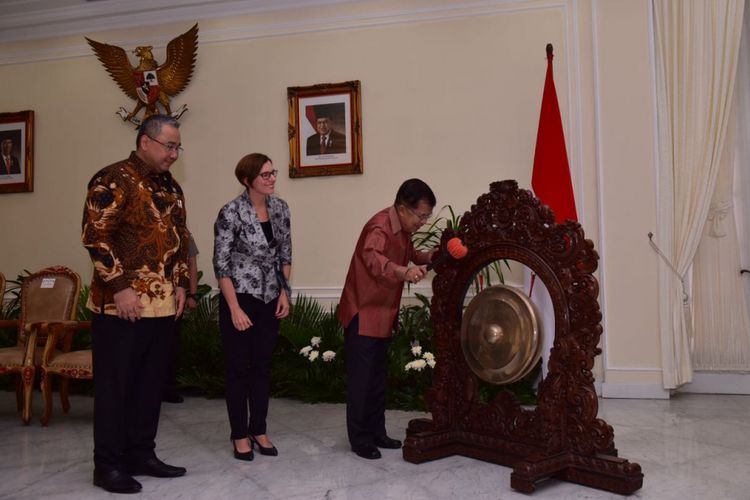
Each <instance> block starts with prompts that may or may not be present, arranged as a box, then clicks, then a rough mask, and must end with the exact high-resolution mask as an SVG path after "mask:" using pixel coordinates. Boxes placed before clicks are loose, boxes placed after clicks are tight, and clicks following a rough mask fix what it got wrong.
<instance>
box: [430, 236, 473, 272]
mask: <svg viewBox="0 0 750 500" xmlns="http://www.w3.org/2000/svg"><path fill="white" fill-rule="evenodd" d="M445 249H446V250H447V252H443V253H441V254H440V255H439V256H438V257H437V258H436V259H435V260H433V261H432V262H430V263H429V264H427V270H428V271H430V270H431V269H432V268H433V267H435V265H437V264H439V263H441V262H443V261H444V260H445V259H447V258H449V257H450V258H453V259H456V260H461V259H463V258H464V257H466V254H467V253H469V249H468V248H467V247H466V245H464V242H463V241H461V238H451V239H449V240H448V243H446V244H445Z"/></svg>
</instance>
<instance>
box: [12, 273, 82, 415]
mask: <svg viewBox="0 0 750 500" xmlns="http://www.w3.org/2000/svg"><path fill="white" fill-rule="evenodd" d="M80 289H81V278H80V277H79V276H78V274H76V273H75V272H73V271H71V270H70V269H68V268H67V267H63V266H54V267H48V268H46V269H42V270H41V271H39V272H36V273H34V274H31V275H29V276H28V277H26V278H25V279H24V280H23V284H22V285H21V315H20V317H19V318H18V319H17V320H1V321H0V327H4V328H7V327H16V328H17V329H18V336H17V339H16V345H15V346H13V347H5V348H2V349H0V375H1V374H11V375H12V374H16V375H18V377H19V380H18V382H17V384H16V407H17V408H18V410H19V411H21V419H22V420H23V423H24V424H28V423H29V420H31V397H32V388H33V384H34V374H35V373H36V368H37V367H38V366H40V364H41V357H42V349H41V348H42V347H44V346H45V345H46V343H47V335H48V332H49V331H50V330H51V329H53V328H55V329H60V328H62V329H72V328H75V327H76V326H77V324H78V323H77V322H76V321H73V319H74V317H75V313H76V306H77V304H78V293H79V291H80ZM37 347H39V348H38V349H37Z"/></svg>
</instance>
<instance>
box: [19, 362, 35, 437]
mask: <svg viewBox="0 0 750 500" xmlns="http://www.w3.org/2000/svg"><path fill="white" fill-rule="evenodd" d="M22 378H23V411H22V413H21V420H23V423H24V425H29V421H30V420H31V397H32V396H33V388H34V367H33V366H25V367H24V368H23V372H22Z"/></svg>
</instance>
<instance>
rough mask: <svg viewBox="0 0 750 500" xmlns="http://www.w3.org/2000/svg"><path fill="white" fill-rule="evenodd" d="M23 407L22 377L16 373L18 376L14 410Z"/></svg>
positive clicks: (19, 409)
mask: <svg viewBox="0 0 750 500" xmlns="http://www.w3.org/2000/svg"><path fill="white" fill-rule="evenodd" d="M22 409H23V377H21V374H20V373H19V374H18V377H17V378H16V411H19V412H20V411H21V410H22Z"/></svg>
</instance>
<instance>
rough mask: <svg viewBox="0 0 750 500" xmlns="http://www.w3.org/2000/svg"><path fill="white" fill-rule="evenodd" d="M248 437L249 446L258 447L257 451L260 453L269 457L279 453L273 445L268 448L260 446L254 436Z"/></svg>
mask: <svg viewBox="0 0 750 500" xmlns="http://www.w3.org/2000/svg"><path fill="white" fill-rule="evenodd" d="M248 437H249V438H250V446H251V447H255V446H257V447H258V451H259V452H260V454H261V455H266V456H269V457H275V456H277V455H278V454H279V450H277V449H276V447H275V446H270V447H268V448H266V447H264V446H261V445H260V443H259V442H258V440H257V439H255V436H248Z"/></svg>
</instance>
